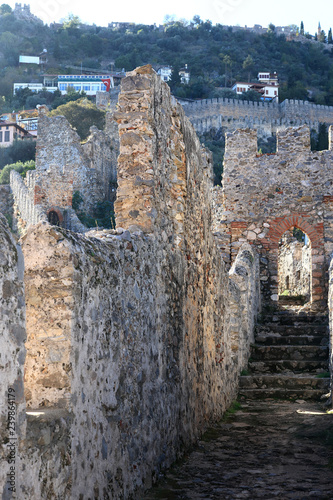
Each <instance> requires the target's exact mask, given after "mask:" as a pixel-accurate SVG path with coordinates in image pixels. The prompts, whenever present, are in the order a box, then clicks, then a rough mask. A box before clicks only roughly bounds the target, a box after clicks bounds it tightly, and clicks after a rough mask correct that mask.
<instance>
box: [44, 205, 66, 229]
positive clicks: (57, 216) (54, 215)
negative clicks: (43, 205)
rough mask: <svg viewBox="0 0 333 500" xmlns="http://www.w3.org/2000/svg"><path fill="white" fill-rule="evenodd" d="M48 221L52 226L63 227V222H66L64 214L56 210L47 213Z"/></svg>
mask: <svg viewBox="0 0 333 500" xmlns="http://www.w3.org/2000/svg"><path fill="white" fill-rule="evenodd" d="M47 220H48V221H49V223H50V224H51V226H62V222H63V220H64V218H63V216H62V213H61V212H60V211H59V210H57V209H56V208H51V209H50V210H49V211H48V212H47Z"/></svg>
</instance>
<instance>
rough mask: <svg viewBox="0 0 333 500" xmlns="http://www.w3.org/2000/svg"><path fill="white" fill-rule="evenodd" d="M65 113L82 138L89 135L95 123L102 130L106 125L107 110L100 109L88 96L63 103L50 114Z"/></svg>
mask: <svg viewBox="0 0 333 500" xmlns="http://www.w3.org/2000/svg"><path fill="white" fill-rule="evenodd" d="M59 115H63V116H65V117H66V118H67V120H68V121H69V123H70V124H71V125H72V127H73V128H74V129H75V130H76V131H77V133H78V134H79V136H80V138H81V139H82V140H85V139H87V137H88V136H89V129H90V127H91V126H93V125H95V126H96V127H97V128H99V129H100V130H103V128H104V126H105V111H101V110H100V109H98V108H97V107H96V106H95V104H93V103H92V102H91V101H89V100H88V99H86V98H83V99H79V100H77V101H71V102H68V103H67V104H63V105H62V106H59V107H58V108H56V109H54V110H52V111H51V112H50V116H59Z"/></svg>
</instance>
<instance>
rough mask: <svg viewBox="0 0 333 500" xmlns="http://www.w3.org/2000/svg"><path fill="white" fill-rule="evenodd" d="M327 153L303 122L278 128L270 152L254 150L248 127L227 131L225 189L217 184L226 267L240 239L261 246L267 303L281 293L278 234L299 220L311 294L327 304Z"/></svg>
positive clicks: (330, 242)
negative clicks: (313, 145)
mask: <svg viewBox="0 0 333 500" xmlns="http://www.w3.org/2000/svg"><path fill="white" fill-rule="evenodd" d="M331 135H332V129H330V137H331ZM332 160H333V152H332V141H331V142H330V149H329V150H327V151H320V152H311V151H310V134H309V129H308V127H306V126H303V127H295V128H291V129H287V130H284V131H280V132H279V133H278V146H277V152H276V154H272V155H258V154H257V138H256V132H255V131H253V130H249V129H246V130H238V131H236V132H234V133H230V134H227V138H226V153H225V160H224V178H223V188H216V189H215V191H214V196H215V217H214V224H213V227H214V232H215V234H216V236H217V238H218V239H219V244H220V247H221V249H222V252H223V255H224V259H225V261H226V263H227V265H228V266H230V265H231V263H232V262H233V261H234V259H235V257H236V255H237V253H238V249H239V248H240V246H241V245H242V244H243V243H244V242H245V241H248V242H249V243H250V244H252V245H253V246H254V247H255V248H256V249H257V250H258V252H259V254H260V256H261V260H260V263H261V278H260V279H261V283H262V295H263V301H264V302H271V301H273V302H276V301H277V299H278V273H277V267H278V243H279V240H280V238H281V236H282V235H283V234H284V233H285V232H286V231H287V230H289V229H290V228H291V227H298V228H299V229H301V230H302V231H303V232H304V233H306V234H307V236H308V237H309V239H310V241H311V248H312V262H311V264H312V290H311V299H312V301H313V304H315V305H316V306H317V307H323V308H324V307H325V306H326V304H327V287H326V284H325V283H326V282H327V279H326V274H327V270H328V264H329V262H330V256H331V253H332V250H333V224H332V215H333V185H332V174H331V170H332Z"/></svg>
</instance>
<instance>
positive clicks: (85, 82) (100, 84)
mask: <svg viewBox="0 0 333 500" xmlns="http://www.w3.org/2000/svg"><path fill="white" fill-rule="evenodd" d="M113 87H114V82H113V77H112V76H111V75H59V76H58V88H59V90H60V92H61V93H62V94H67V91H68V89H69V88H73V89H74V90H76V92H85V93H86V94H87V95H96V92H108V91H109V90H110V88H113Z"/></svg>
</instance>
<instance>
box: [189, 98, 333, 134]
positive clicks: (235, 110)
mask: <svg viewBox="0 0 333 500" xmlns="http://www.w3.org/2000/svg"><path fill="white" fill-rule="evenodd" d="M183 107H184V110H185V113H186V116H188V117H189V118H190V120H191V122H192V124H193V126H194V128H195V130H196V132H197V133H198V134H202V133H204V132H209V130H211V129H212V128H214V129H216V130H219V129H221V128H226V129H227V130H229V131H233V130H236V129H239V128H251V129H254V130H257V131H258V136H260V137H270V136H272V134H276V132H277V130H278V129H285V128H287V127H291V126H300V125H308V126H309V127H310V129H314V130H316V131H318V127H319V124H320V123H326V124H327V125H333V106H321V105H317V104H312V103H310V102H308V101H297V100H289V99H286V100H285V101H283V102H282V103H281V104H278V103H275V102H272V103H269V102H249V101H240V100H238V99H225V98H216V99H204V100H199V101H195V102H191V103H185V102H184V103H183Z"/></svg>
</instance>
